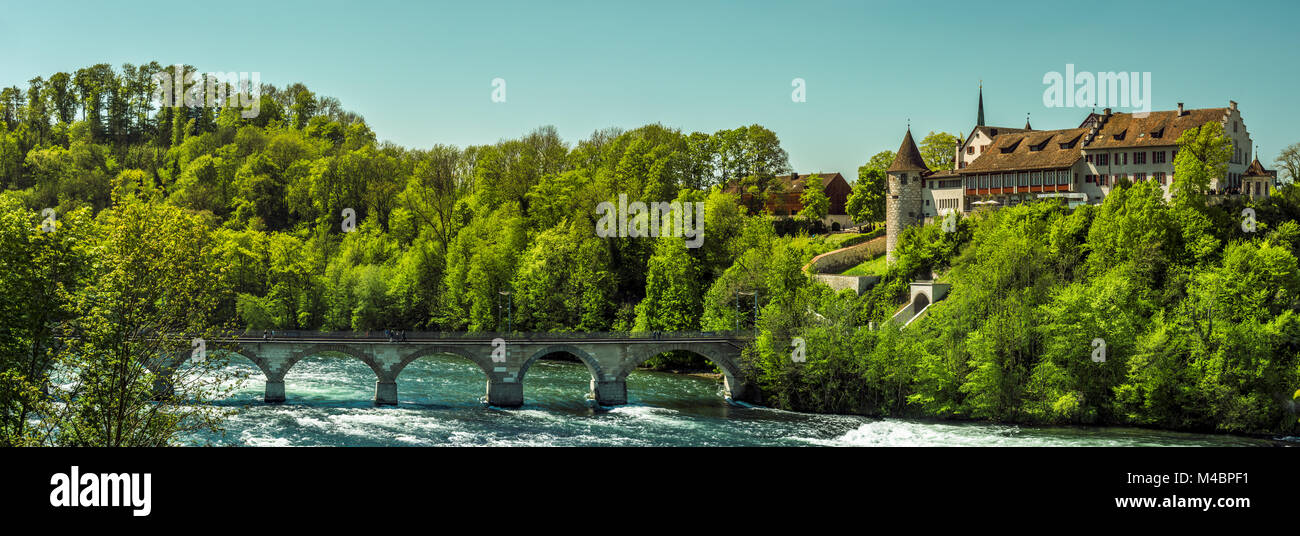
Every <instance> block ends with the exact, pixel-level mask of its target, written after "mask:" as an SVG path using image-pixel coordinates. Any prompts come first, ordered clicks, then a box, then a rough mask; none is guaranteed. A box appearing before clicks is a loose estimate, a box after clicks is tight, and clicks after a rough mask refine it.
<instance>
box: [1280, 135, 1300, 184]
mask: <svg viewBox="0 0 1300 536" xmlns="http://www.w3.org/2000/svg"><path fill="white" fill-rule="evenodd" d="M1275 163H1276V164H1277V165H1279V166H1281V167H1282V171H1283V172H1285V177H1286V180H1287V181H1288V182H1292V183H1294V182H1296V179H1300V143H1292V144H1291V145H1288V146H1287V147H1286V148H1285V149H1282V152H1281V153H1278V155H1277V161H1276V162H1275Z"/></svg>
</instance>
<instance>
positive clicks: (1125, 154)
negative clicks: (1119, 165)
mask: <svg viewBox="0 0 1300 536" xmlns="http://www.w3.org/2000/svg"><path fill="white" fill-rule="evenodd" d="M1122 154H1123V155H1124V165H1126V166H1127V165H1128V153H1122Z"/></svg>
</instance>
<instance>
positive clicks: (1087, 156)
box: [1083, 155, 1092, 164]
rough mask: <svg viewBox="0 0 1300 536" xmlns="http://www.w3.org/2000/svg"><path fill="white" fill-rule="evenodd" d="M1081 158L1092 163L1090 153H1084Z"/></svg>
mask: <svg viewBox="0 0 1300 536" xmlns="http://www.w3.org/2000/svg"><path fill="white" fill-rule="evenodd" d="M1083 159H1084V161H1086V162H1088V163H1089V164H1091V163H1092V155H1084V157H1083Z"/></svg>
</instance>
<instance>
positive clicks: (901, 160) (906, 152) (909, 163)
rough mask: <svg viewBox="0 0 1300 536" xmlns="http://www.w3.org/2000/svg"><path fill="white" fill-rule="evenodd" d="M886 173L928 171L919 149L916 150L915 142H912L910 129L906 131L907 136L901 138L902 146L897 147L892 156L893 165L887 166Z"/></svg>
mask: <svg viewBox="0 0 1300 536" xmlns="http://www.w3.org/2000/svg"><path fill="white" fill-rule="evenodd" d="M888 171H891V172H892V171H930V168H928V167H926V166H925V159H923V158H921V151H920V149H917V148H916V142H915V141H912V129H910V128H909V129H907V135H906V136H903V144H902V145H900V146H899V147H898V153H896V154H895V155H894V163H893V164H891V165H890V166H889V169H888Z"/></svg>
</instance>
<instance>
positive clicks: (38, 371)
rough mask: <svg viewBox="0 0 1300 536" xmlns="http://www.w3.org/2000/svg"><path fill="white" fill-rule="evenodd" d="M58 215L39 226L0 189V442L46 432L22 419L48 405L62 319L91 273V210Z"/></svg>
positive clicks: (28, 440)
mask: <svg viewBox="0 0 1300 536" xmlns="http://www.w3.org/2000/svg"><path fill="white" fill-rule="evenodd" d="M57 217H58V220H57V223H56V224H55V228H54V231H53V232H48V233H47V232H42V230H41V229H40V228H41V223H42V221H41V215H40V214H37V213H35V212H32V211H29V210H27V209H25V208H24V207H22V206H21V204H20V203H19V201H18V200H17V199H16V198H14V197H13V196H12V195H10V194H7V193H0V266H4V267H5V269H4V270H0V446H17V445H28V444H42V443H44V442H46V441H47V440H48V437H47V436H46V434H45V433H44V430H43V429H42V428H41V427H39V426H37V427H32V426H30V425H29V423H28V420H29V418H31V417H33V416H38V415H39V414H40V412H41V410H42V409H44V408H46V407H48V405H49V402H50V400H49V397H48V396H47V395H46V393H48V390H49V386H50V372H51V366H52V365H53V362H54V358H55V356H56V352H57V350H58V347H59V344H60V340H59V339H58V337H59V336H60V335H62V333H61V326H63V325H64V324H65V323H66V322H68V321H69V320H71V319H73V317H74V310H73V309H74V307H73V295H74V294H75V293H76V292H77V291H78V290H79V289H80V287H81V286H82V285H84V284H85V282H86V281H85V280H86V277H87V276H88V275H89V273H90V270H89V269H90V261H91V257H90V255H89V251H88V249H89V248H88V247H87V246H88V244H87V243H86V242H87V239H88V238H89V234H90V233H89V230H90V219H89V211H88V210H81V211H77V212H75V213H72V214H61V215H58V216H57Z"/></svg>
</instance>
